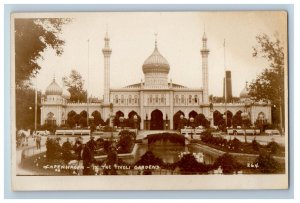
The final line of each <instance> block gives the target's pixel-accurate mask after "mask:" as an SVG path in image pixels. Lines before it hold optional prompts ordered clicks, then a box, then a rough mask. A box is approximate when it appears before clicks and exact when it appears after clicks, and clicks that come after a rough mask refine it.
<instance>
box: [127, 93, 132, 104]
mask: <svg viewBox="0 0 300 203" xmlns="http://www.w3.org/2000/svg"><path fill="white" fill-rule="evenodd" d="M131 99H132V98H131V95H129V100H128V102H129V104H131Z"/></svg>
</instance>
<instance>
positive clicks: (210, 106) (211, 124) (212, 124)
mask: <svg viewBox="0 0 300 203" xmlns="http://www.w3.org/2000/svg"><path fill="white" fill-rule="evenodd" d="M213 111H214V105H213V103H210V105H209V122H210V127H211V128H212V127H213V126H214V117H213Z"/></svg>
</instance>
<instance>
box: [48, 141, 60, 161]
mask: <svg viewBox="0 0 300 203" xmlns="http://www.w3.org/2000/svg"><path fill="white" fill-rule="evenodd" d="M46 148H47V150H46V156H47V159H48V160H59V159H61V146H60V145H59V140H57V139H52V138H48V139H47V142H46Z"/></svg>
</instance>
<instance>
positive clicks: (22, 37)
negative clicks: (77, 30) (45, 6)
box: [15, 18, 70, 88]
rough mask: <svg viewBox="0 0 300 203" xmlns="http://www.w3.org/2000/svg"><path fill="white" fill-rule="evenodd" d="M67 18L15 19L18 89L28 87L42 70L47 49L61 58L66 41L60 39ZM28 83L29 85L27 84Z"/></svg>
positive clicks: (68, 20) (16, 79)
mask: <svg viewBox="0 0 300 203" xmlns="http://www.w3.org/2000/svg"><path fill="white" fill-rule="evenodd" d="M68 22H70V19H66V18H40V19H33V18H26V19H24V18H23V19H15V68H16V70H15V74H16V75H15V76H16V78H15V82H16V86H17V87H19V88H20V87H24V86H28V81H29V80H30V78H32V77H34V76H35V75H36V74H37V73H38V71H39V70H40V69H41V67H40V65H39V64H38V60H39V59H43V56H42V53H43V52H44V51H45V50H46V49H47V48H52V49H54V50H55V51H56V54H57V55H58V56H60V55H61V54H62V53H63V45H64V43H65V42H64V41H63V40H62V39H61V38H60V34H61V32H62V26H63V25H64V24H66V23H68ZM26 83H27V84H26Z"/></svg>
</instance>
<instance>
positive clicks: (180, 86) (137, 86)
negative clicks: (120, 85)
mask: <svg viewBox="0 0 300 203" xmlns="http://www.w3.org/2000/svg"><path fill="white" fill-rule="evenodd" d="M143 84H144V83H143ZM168 86H169V87H170V86H171V83H168ZM124 88H141V83H136V84H132V85H128V86H125V87H124ZM172 88H187V87H186V86H183V85H179V84H175V83H172Z"/></svg>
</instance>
